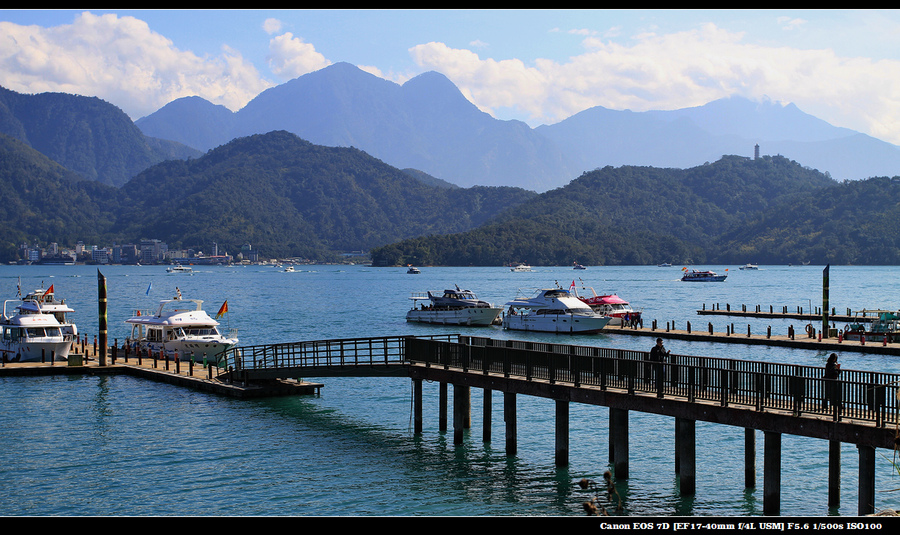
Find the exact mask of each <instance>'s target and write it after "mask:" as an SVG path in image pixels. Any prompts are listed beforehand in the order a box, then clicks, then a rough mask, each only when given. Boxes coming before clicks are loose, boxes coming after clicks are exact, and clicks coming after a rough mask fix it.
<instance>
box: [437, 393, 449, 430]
mask: <svg viewBox="0 0 900 535" xmlns="http://www.w3.org/2000/svg"><path fill="white" fill-rule="evenodd" d="M438 430H439V431H440V432H441V433H446V432H447V383H440V384H439V385H438Z"/></svg>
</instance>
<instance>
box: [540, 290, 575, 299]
mask: <svg viewBox="0 0 900 535" xmlns="http://www.w3.org/2000/svg"><path fill="white" fill-rule="evenodd" d="M544 297H556V298H560V297H569V292H567V291H565V290H547V292H546V293H545V294H544Z"/></svg>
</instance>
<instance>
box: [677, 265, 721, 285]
mask: <svg viewBox="0 0 900 535" xmlns="http://www.w3.org/2000/svg"><path fill="white" fill-rule="evenodd" d="M682 271H684V275H683V276H682V277H681V280H682V281H683V282H722V281H724V280H725V277H727V276H728V274H725V275H719V274H718V273H716V272H715V271H698V270H696V269H692V270H690V271H688V269H687V268H683V269H682ZM725 271H728V270H727V269H726V270H725Z"/></svg>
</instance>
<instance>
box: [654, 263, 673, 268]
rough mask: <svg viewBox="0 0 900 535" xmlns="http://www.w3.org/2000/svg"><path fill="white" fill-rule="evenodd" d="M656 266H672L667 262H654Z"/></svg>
mask: <svg viewBox="0 0 900 535" xmlns="http://www.w3.org/2000/svg"><path fill="white" fill-rule="evenodd" d="M656 266H657V267H672V264H670V263H668V262H663V263H662V264H656Z"/></svg>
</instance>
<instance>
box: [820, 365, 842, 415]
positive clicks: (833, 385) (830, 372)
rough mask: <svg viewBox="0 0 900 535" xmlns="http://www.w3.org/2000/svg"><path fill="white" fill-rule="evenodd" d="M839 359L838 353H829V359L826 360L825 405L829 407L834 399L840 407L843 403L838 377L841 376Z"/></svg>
mask: <svg viewBox="0 0 900 535" xmlns="http://www.w3.org/2000/svg"><path fill="white" fill-rule="evenodd" d="M837 359H838V356H837V353H832V354H831V355H828V360H827V361H825V402H824V403H823V406H825V407H828V403H829V402H831V401H832V400H834V402H835V404H836V405H838V406H839V407H840V405H841V399H840V395H841V394H840V392H841V391H840V387H841V383H840V382H838V377H840V376H841V364H840V363H839V362H838V361H837Z"/></svg>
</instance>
